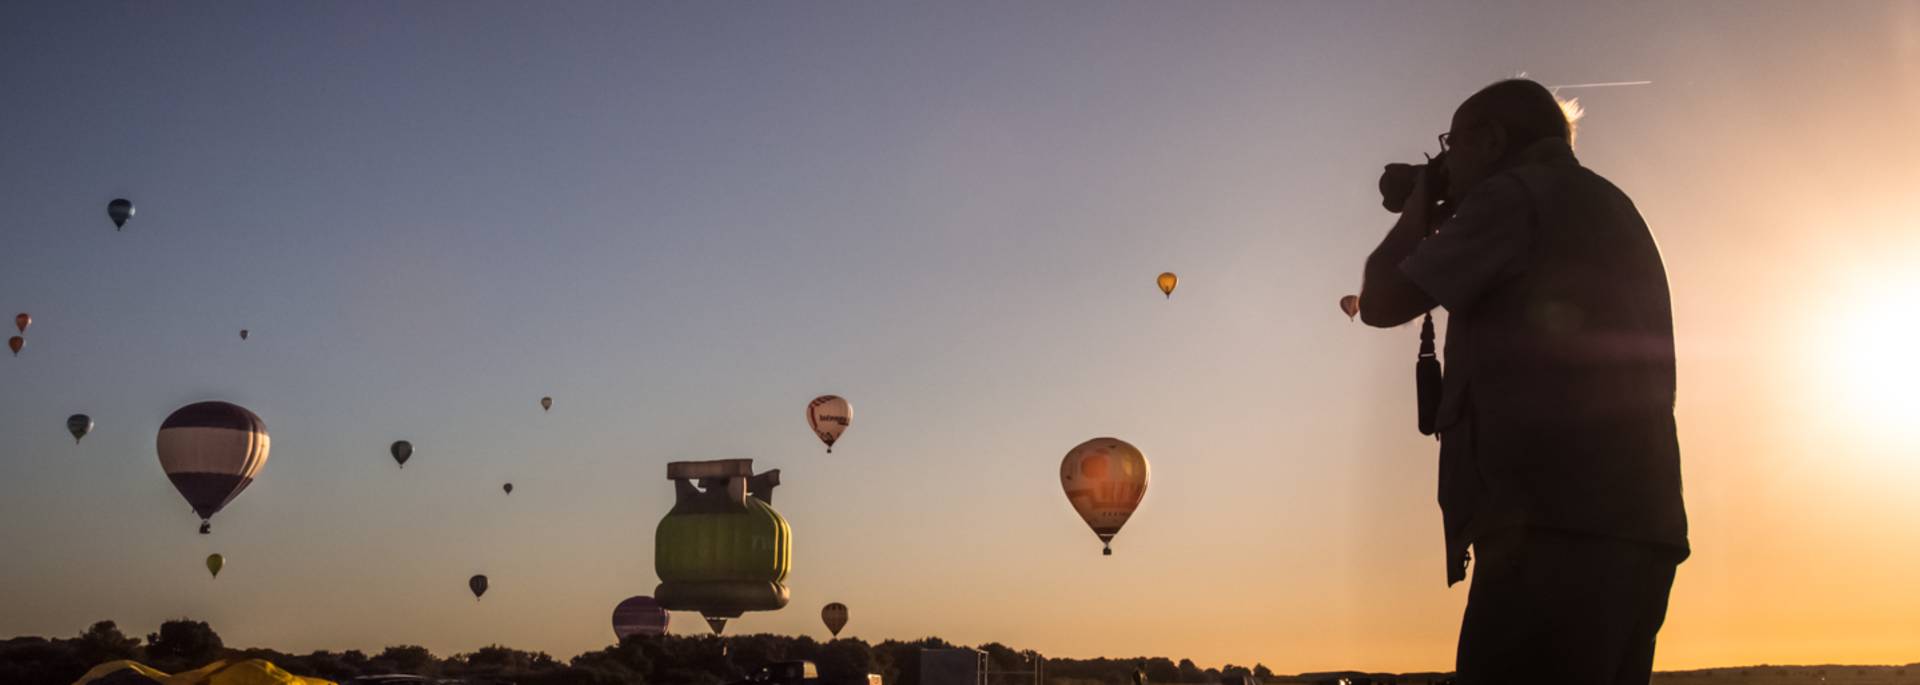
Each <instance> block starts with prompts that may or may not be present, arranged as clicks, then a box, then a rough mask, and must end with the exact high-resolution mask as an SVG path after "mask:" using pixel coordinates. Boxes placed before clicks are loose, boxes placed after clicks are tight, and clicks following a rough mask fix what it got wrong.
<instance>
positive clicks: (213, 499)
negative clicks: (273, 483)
mask: <svg viewBox="0 0 1920 685" xmlns="http://www.w3.org/2000/svg"><path fill="white" fill-rule="evenodd" d="M158 443H159V444H158V449H159V452H160V468H162V469H165V470H166V472H167V479H168V480H171V481H173V487H174V489H176V490H179V491H180V496H182V497H185V498H186V499H187V504H190V505H192V506H193V511H194V513H196V514H199V515H200V532H201V533H206V532H209V531H210V530H211V529H212V525H213V524H212V522H211V519H212V518H213V515H214V514H216V513H219V511H220V508H221V507H225V506H227V503H228V502H231V501H233V498H235V497H238V496H239V495H240V491H242V490H245V489H247V485H248V484H250V483H252V482H253V479H254V478H255V477H256V476H257V475H258V474H259V473H260V467H262V466H265V465H266V463H267V448H268V447H269V446H270V441H269V439H268V437H267V424H266V423H265V422H263V421H261V420H260V417H259V416H257V415H255V414H254V413H253V412H251V411H247V410H246V408H244V407H241V406H239V405H236V404H230V403H227V402H195V403H193V404H189V405H187V406H184V407H181V408H179V409H176V410H174V412H173V413H172V414H170V415H168V416H167V420H166V421H164V422H162V423H161V424H160V436H159V439H158Z"/></svg>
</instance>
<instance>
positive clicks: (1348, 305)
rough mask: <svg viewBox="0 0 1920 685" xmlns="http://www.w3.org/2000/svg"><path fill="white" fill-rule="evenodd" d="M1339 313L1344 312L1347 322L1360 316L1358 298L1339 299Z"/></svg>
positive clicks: (1356, 296) (1357, 296) (1349, 296)
mask: <svg viewBox="0 0 1920 685" xmlns="http://www.w3.org/2000/svg"><path fill="white" fill-rule="evenodd" d="M1340 311H1343V312H1346V313H1347V320H1348V321H1352V320H1353V317H1355V316H1358V315H1359V314H1360V296H1359V295H1348V296H1346V297H1342V298H1340Z"/></svg>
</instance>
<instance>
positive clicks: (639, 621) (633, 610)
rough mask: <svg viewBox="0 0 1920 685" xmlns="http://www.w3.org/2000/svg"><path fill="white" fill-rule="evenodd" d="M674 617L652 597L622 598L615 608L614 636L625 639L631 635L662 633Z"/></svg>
mask: <svg viewBox="0 0 1920 685" xmlns="http://www.w3.org/2000/svg"><path fill="white" fill-rule="evenodd" d="M671 620H672V619H671V618H670V617H669V615H668V614H667V610H666V609H662V608H660V603H659V602H656V601H654V599H653V598H652V597H648V596H645V595H640V596H637V597H628V598H626V599H624V600H621V602H620V604H619V606H616V607H614V608H613V637H614V639H616V640H625V639H627V637H628V636H630V635H661V634H664V633H666V632H667V623H669V622H670V621H671Z"/></svg>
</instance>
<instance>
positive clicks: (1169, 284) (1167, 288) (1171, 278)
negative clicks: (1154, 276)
mask: <svg viewBox="0 0 1920 685" xmlns="http://www.w3.org/2000/svg"><path fill="white" fill-rule="evenodd" d="M1159 282H1160V292H1163V293H1166V294H1167V298H1168V299H1172V298H1173V287H1174V286H1176V285H1180V277H1179V276H1175V275H1173V272H1172V271H1168V272H1166V273H1163V274H1160V281H1159Z"/></svg>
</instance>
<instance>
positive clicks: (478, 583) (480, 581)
mask: <svg viewBox="0 0 1920 685" xmlns="http://www.w3.org/2000/svg"><path fill="white" fill-rule="evenodd" d="M467 589H468V590H472V591H473V601H476V602H478V601H480V595H484V594H487V577H486V576H482V575H475V576H474V577H472V578H468V579H467Z"/></svg>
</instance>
